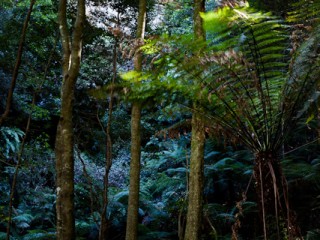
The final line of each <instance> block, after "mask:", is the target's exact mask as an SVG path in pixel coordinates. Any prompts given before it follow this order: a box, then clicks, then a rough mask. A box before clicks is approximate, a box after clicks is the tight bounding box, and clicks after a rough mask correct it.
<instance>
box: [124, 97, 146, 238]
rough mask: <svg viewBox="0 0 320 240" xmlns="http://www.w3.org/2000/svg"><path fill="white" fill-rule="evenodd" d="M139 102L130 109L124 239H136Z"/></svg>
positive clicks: (139, 137)
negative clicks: (126, 207) (127, 197)
mask: <svg viewBox="0 0 320 240" xmlns="http://www.w3.org/2000/svg"><path fill="white" fill-rule="evenodd" d="M141 109H142V106H141V104H138V103H135V104H133V106H132V111H131V162H130V188H129V200H128V213H127V214H128V215H127V228H126V240H136V239H138V211H139V191H140V153H141V150H140V149H141V146H140V144H141V136H140V119H141Z"/></svg>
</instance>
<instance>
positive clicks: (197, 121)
mask: <svg viewBox="0 0 320 240" xmlns="http://www.w3.org/2000/svg"><path fill="white" fill-rule="evenodd" d="M204 11H205V1H204V0H194V36H195V38H196V39H197V40H200V41H201V40H202V41H203V40H205V32H204V30H203V27H202V19H201V17H200V12H204ZM193 107H194V109H195V110H196V111H194V113H193V115H192V122H191V126H192V133H191V157H190V175H189V189H188V213H187V224H186V231H185V235H184V239H185V240H198V239H200V228H201V225H202V204H203V182H204V170H203V168H204V145H205V125H204V121H203V117H202V115H201V113H200V112H199V111H197V109H198V110H199V106H198V105H197V104H196V103H194V104H193Z"/></svg>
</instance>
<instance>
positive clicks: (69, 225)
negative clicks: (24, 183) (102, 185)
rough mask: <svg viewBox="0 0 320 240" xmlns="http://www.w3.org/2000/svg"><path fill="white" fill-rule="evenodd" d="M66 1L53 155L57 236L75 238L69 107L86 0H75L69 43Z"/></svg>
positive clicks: (61, 12)
mask: <svg viewBox="0 0 320 240" xmlns="http://www.w3.org/2000/svg"><path fill="white" fill-rule="evenodd" d="M66 8H67V0H60V3H59V28H60V34H61V43H62V48H63V63H62V74H63V83H62V89H61V109H60V119H59V123H58V128H57V135H56V144H55V155H56V187H57V199H56V212H57V239H58V240H72V239H75V220H74V182H73V179H74V157H73V147H74V142H73V141H74V140H73V121H72V110H73V101H74V88H75V84H76V80H77V76H78V74H79V69H80V61H81V49H82V35H83V25H84V21H85V0H78V9H77V17H76V21H75V24H74V30H73V37H72V42H70V39H71V37H70V35H69V29H68V26H67V16H66V11H67V10H66Z"/></svg>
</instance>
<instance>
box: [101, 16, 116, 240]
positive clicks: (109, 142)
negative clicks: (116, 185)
mask: <svg viewBox="0 0 320 240" xmlns="http://www.w3.org/2000/svg"><path fill="white" fill-rule="evenodd" d="M118 24H119V13H118ZM117 46H118V39H117V37H116V38H115V43H114V47H113V78H112V84H114V83H115V81H116V78H117ZM112 108H113V89H111V92H110V101H109V112H108V123H107V128H106V137H107V141H106V165H105V175H104V189H103V207H102V213H101V223H100V231H99V240H106V239H108V219H107V208H108V203H109V200H108V186H109V172H110V169H111V166H112V138H111V123H112Z"/></svg>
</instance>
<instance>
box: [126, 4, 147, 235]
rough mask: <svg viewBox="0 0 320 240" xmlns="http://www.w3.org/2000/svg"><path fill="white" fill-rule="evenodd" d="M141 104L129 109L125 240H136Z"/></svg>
mask: <svg viewBox="0 0 320 240" xmlns="http://www.w3.org/2000/svg"><path fill="white" fill-rule="evenodd" d="M146 6H147V4H146V0H139V15H138V26H137V39H138V40H139V41H140V42H141V44H143V41H144V32H145V25H146V11H147V10H146ZM134 69H135V71H141V69H142V54H141V52H140V51H139V50H138V51H137V52H136V54H135V57H134ZM141 110H142V104H141V102H140V101H134V102H133V103H132V109H131V161H130V186H129V199H128V211H127V226H126V240H136V239H138V214H139V191H140V155H141V136H140V135H141V132H140V121H141Z"/></svg>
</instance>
